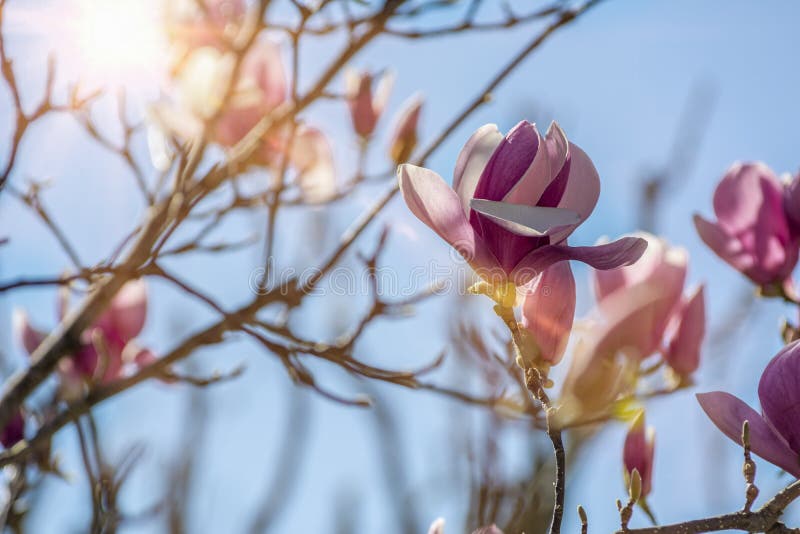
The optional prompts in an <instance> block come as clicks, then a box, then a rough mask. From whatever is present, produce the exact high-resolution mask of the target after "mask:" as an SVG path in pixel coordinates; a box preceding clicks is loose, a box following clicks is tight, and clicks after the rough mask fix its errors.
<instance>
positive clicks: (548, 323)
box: [522, 262, 575, 365]
mask: <svg viewBox="0 0 800 534" xmlns="http://www.w3.org/2000/svg"><path fill="white" fill-rule="evenodd" d="M574 317H575V278H574V277H573V276H572V269H571V268H570V266H569V262H561V263H556V264H553V265H551V266H550V267H548V268H547V269H545V270H544V271H543V272H542V273H541V274H539V275H538V276H537V277H536V278H534V279H533V281H532V282H531V284H530V286H529V288H528V290H527V293H526V295H525V300H524V301H523V303H522V326H523V327H524V328H526V329H527V330H528V332H530V333H531V336H532V337H533V340H534V342H535V344H536V347H537V348H538V351H539V357H540V358H541V359H542V360H544V361H545V362H547V363H548V364H550V365H556V364H558V363H559V362H560V361H561V358H562V357H563V356H564V351H565V350H566V349H567V341H569V334H570V332H571V331H572V322H573V319H574Z"/></svg>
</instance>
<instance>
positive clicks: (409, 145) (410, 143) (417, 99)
mask: <svg viewBox="0 0 800 534" xmlns="http://www.w3.org/2000/svg"><path fill="white" fill-rule="evenodd" d="M423 102H424V100H423V98H422V95H415V96H413V97H412V98H411V99H410V100H409V101H408V102H406V103H405V104H403V111H402V112H401V113H400V116H399V117H398V118H397V120H396V122H395V126H394V131H393V132H392V137H391V142H390V144H389V155H390V157H391V158H392V160H393V161H394V162H395V163H397V164H398V165H399V164H401V163H405V162H406V161H407V160H408V158H409V157H410V156H411V154H412V153H413V151H414V148H415V147H416V146H417V140H418V134H417V127H418V126H419V116H420V113H421V111H422V104H423Z"/></svg>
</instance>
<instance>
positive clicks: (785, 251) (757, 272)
mask: <svg viewBox="0 0 800 534" xmlns="http://www.w3.org/2000/svg"><path fill="white" fill-rule="evenodd" d="M783 194H784V193H783V187H782V185H781V183H780V182H779V181H778V179H777V178H776V177H775V174H774V173H773V172H772V170H771V169H770V168H769V167H767V166H766V165H764V164H763V163H735V164H733V166H731V168H730V169H728V172H727V173H725V176H724V177H723V178H722V181H721V182H720V183H719V185H718V186H717V190H716V191H715V192H714V212H715V213H716V215H717V222H710V221H708V220H706V219H704V218H703V217H701V216H699V215H695V217H694V223H695V226H696V227H697V231H698V233H699V234H700V237H701V238H702V239H703V241H705V243H706V245H708V246H709V247H710V248H711V250H713V251H714V252H715V253H716V254H717V256H719V257H720V258H722V259H723V260H725V261H726V262H727V263H728V264H730V265H731V266H732V267H733V268H734V269H736V270H737V271H739V272H741V273H742V274H744V275H745V276H747V277H748V278H750V279H751V280H752V281H753V282H755V283H756V284H758V285H760V286H769V285H775V284H778V285H780V284H783V283H784V282H786V280H787V279H788V278H789V276H790V275H791V272H792V270H793V269H794V267H795V265H796V264H797V256H798V243H797V240H796V239H795V238H794V237H793V236H792V234H791V232H790V229H789V221H788V220H787V217H786V214H785V213H784V197H783Z"/></svg>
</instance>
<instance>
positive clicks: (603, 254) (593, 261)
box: [511, 237, 647, 285]
mask: <svg viewBox="0 0 800 534" xmlns="http://www.w3.org/2000/svg"><path fill="white" fill-rule="evenodd" d="M646 249H647V241H645V240H644V239H642V238H639V237H623V238H621V239H618V240H616V241H613V242H611V243H606V244H603V245H596V246H593V247H570V246H567V245H547V246H544V247H540V248H538V249H536V250H534V251H533V252H531V253H530V254H528V255H527V256H525V257H524V258H523V259H522V260H521V261H520V262H519V263H518V264H517V266H516V267H515V268H514V270H513V272H512V273H511V278H512V280H513V281H514V283H516V284H517V285H524V284H525V283H527V282H528V281H529V280H531V279H532V278H533V277H534V276H536V275H537V274H538V273H540V272H542V271H543V270H544V269H546V268H547V267H549V266H550V265H552V264H554V263H558V262H560V261H566V260H576V261H580V262H583V263H586V264H588V265H591V266H592V267H594V268H595V269H614V268H616V267H621V266H624V265H630V264H632V263H634V262H635V261H636V260H638V259H639V258H640V257H641V256H642V254H644V251H645V250H646Z"/></svg>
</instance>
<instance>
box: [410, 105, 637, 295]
mask: <svg viewBox="0 0 800 534" xmlns="http://www.w3.org/2000/svg"><path fill="white" fill-rule="evenodd" d="M397 172H398V178H399V181H400V191H401V192H402V194H403V198H404V199H405V202H406V204H407V205H408V207H409V209H410V210H411V211H412V212H413V213H414V215H416V216H417V218H418V219H419V220H421V221H422V222H423V223H425V224H426V225H428V226H429V227H430V228H431V229H432V230H434V231H435V232H436V233H437V234H439V236H440V237H442V238H443V239H444V240H445V241H447V242H448V243H449V244H450V245H451V246H453V247H454V248H456V249H457V250H458V251H459V253H460V254H461V255H462V256H464V257H465V258H466V259H467V260H468V261H469V262H470V264H471V265H472V266H473V268H475V269H476V271H477V272H478V274H479V275H481V276H482V277H483V278H485V279H487V280H489V281H490V282H491V283H502V282H505V281H511V282H513V283H514V284H516V285H517V286H521V285H524V284H525V283H527V282H528V281H530V280H531V278H533V277H534V276H535V275H537V274H539V273H541V272H542V271H544V270H545V269H546V268H547V267H549V266H550V265H553V264H555V263H558V262H560V261H565V260H578V261H583V262H585V263H588V264H589V265H592V266H593V267H595V268H598V269H611V268H614V267H619V266H621V265H630V264H631V263H633V262H635V261H636V260H637V259H638V258H639V256H641V255H642V253H643V252H644V249H645V248H646V243H645V241H644V240H642V239H640V238H638V237H627V238H623V239H621V240H619V241H615V242H613V243H609V244H605V245H600V246H594V247H570V246H568V245H567V237H568V236H569V235H570V234H571V233H572V232H573V231H574V230H575V229H576V228H577V227H578V226H579V225H580V224H581V223H582V222H583V221H584V220H585V219H586V218H587V217H588V216H589V214H590V213H591V212H592V210H593V209H594V206H595V203H596V202H597V198H598V195H599V193H600V180H599V177H598V175H597V171H596V170H595V168H594V165H592V162H591V160H589V157H588V156H587V155H586V154H585V153H584V152H583V151H582V150H581V149H580V148H578V147H577V146H576V145H574V144H572V143H569V142H568V141H567V138H566V136H565V135H564V132H563V131H561V128H559V127H558V125H557V124H556V123H553V124H552V125H551V127H550V128H549V129H548V131H547V135H546V136H545V137H542V136H541V135H539V132H538V131H537V130H536V127H535V126H534V125H533V124H531V123H529V122H525V121H523V122H520V123H519V124H518V125H517V126H515V127H514V128H513V129H512V130H511V131H510V132H509V133H508V134H507V135H506V136H505V137H504V136H503V135H502V134H501V133H500V132H499V131H498V130H497V127H496V126H495V125H493V124H489V125H486V126H483V127H481V128H480V129H478V131H476V132H475V133H474V134H473V135H472V137H471V138H470V139H469V140H468V141H467V143H466V145H465V146H464V148H463V149H462V150H461V153H460V154H459V156H458V160H457V162H456V167H455V171H454V176H453V188H450V187H449V186H448V185H447V184H446V183H445V181H444V180H443V179H442V178H441V176H439V175H438V174H436V173H435V172H433V171H431V170H428V169H425V168H421V167H416V166H413V165H400V167H399V168H398V171H397ZM499 201H500V202H503V203H504V204H503V206H504V209H506V210H507V211H508V210H510V211H511V212H513V213H512V216H513V217H514V218H517V219H519V220H518V221H511V220H506V219H507V218H502V217H495V216H490V215H486V214H484V213H482V211H491V210H492V209H494V208H495V207H496V206H497V202H499ZM509 204H510V205H511V206H508V205H509ZM479 210H481V211H479ZM519 221H524V222H522V223H520V222H519Z"/></svg>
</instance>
